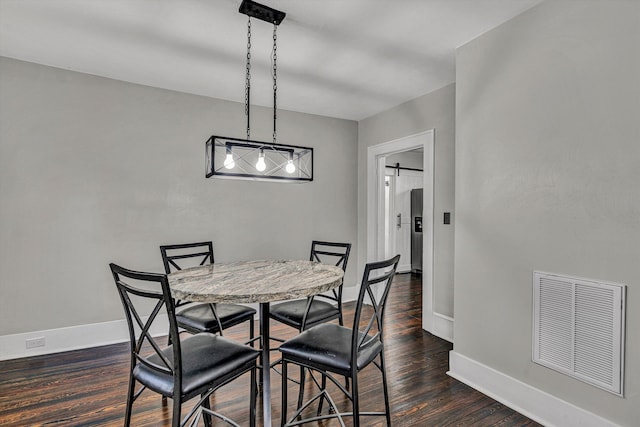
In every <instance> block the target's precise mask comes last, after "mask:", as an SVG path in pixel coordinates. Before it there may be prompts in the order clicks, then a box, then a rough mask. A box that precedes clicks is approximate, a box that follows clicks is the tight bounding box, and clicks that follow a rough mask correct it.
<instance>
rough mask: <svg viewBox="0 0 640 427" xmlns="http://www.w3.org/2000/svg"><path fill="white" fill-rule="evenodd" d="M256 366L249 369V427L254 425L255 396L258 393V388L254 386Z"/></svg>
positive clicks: (254, 426)
mask: <svg viewBox="0 0 640 427" xmlns="http://www.w3.org/2000/svg"><path fill="white" fill-rule="evenodd" d="M256 370H257V369H256V367H255V366H254V367H253V368H252V369H251V392H250V394H251V397H250V398H249V425H250V427H256V398H257V395H258V388H257V386H256V381H257V378H256Z"/></svg>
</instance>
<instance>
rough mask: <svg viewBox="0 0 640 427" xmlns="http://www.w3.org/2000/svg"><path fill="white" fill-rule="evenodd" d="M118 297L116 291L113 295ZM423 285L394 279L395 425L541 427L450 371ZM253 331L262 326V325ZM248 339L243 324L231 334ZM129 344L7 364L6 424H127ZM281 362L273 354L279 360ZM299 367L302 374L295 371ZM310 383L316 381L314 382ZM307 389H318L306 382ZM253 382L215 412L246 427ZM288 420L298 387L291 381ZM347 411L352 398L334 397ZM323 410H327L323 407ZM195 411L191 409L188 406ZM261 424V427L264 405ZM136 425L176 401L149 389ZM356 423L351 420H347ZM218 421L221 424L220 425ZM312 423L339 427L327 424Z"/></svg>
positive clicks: (1, 396) (1, 417)
mask: <svg viewBox="0 0 640 427" xmlns="http://www.w3.org/2000/svg"><path fill="white" fill-rule="evenodd" d="M114 292H115V289H114ZM420 302H421V282H420V280H419V279H418V278H416V277H415V276H412V275H410V274H400V275H398V276H396V279H395V280H394V285H393V288H392V292H391V294H390V300H389V306H388V308H387V313H386V328H387V329H386V330H385V334H386V336H385V349H386V356H387V374H388V380H389V393H390V396H391V412H392V424H393V425H394V426H397V427H404V426H407V427H409V426H483V427H484V426H538V425H539V424H537V423H535V422H533V421H531V420H529V419H528V418H526V417H524V416H523V415H521V414H519V413H517V412H515V411H513V410H511V409H510V408H508V407H506V406H504V405H502V404H500V403H498V402H496V401H494V400H492V399H490V398H488V397H486V396H484V395H483V394H481V393H479V392H477V391H475V390H473V389H472V388H470V387H468V386H466V385H464V384H462V383H460V382H459V381H456V380H455V379H453V378H451V377H449V376H447V375H446V371H447V369H448V352H449V351H450V350H451V348H452V346H451V344H450V343H448V342H446V341H443V340H441V339H439V338H436V337H434V336H433V335H431V334H429V333H426V332H424V331H423V330H422V329H421V307H420ZM353 308H354V304H352V303H351V304H347V305H346V313H345V314H346V319H345V324H346V325H351V322H352V321H353V320H352V319H353ZM256 330H258V328H257V327H256ZM225 335H226V336H228V337H230V338H234V339H238V340H244V339H245V338H246V336H247V328H246V324H245V325H239V326H237V327H235V328H232V329H231V330H230V331H229V332H227V333H225ZM272 335H273V336H278V337H283V338H288V337H292V336H294V335H295V331H293V330H292V329H291V328H289V327H286V326H284V325H280V324H277V323H276V322H273V321H272ZM128 346H129V344H128V343H123V344H115V345H109V346H104V347H98V348H92V349H85V350H77V351H72V352H66V353H59V354H54V355H47V356H38V357H32V358H24V359H16V360H9V361H3V362H0V426H3V427H14V426H121V425H122V424H123V416H124V408H125V401H126V390H127V381H128V369H129V353H128ZM276 356H277V352H276V354H274V358H275V357H276ZM294 371H296V370H294ZM271 378H272V402H273V404H272V411H273V424H274V425H279V422H280V386H281V378H280V376H279V375H277V374H275V373H273V374H272V376H271ZM309 383H310V381H309ZM380 385H381V381H380V375H379V372H378V371H377V369H376V368H375V367H372V366H371V367H368V368H367V369H365V370H364V371H363V372H362V373H361V376H360V390H361V392H360V396H361V407H362V410H373V411H376V410H382V409H383V408H384V406H383V405H384V403H383V399H382V391H381V388H380ZM308 387H309V393H310V392H311V385H310V384H308ZM248 393H249V379H248V376H246V375H245V377H243V378H240V380H238V381H236V382H234V383H232V384H229V385H228V386H226V387H224V388H222V389H221V390H219V391H218V392H217V393H216V395H215V396H214V398H213V402H212V403H213V406H214V407H215V408H217V409H219V410H220V411H221V412H223V413H224V414H225V415H228V416H231V418H234V419H236V420H237V421H238V422H240V424H241V425H248V410H247V407H248ZM288 394H289V399H288V400H289V408H290V411H289V415H291V414H292V413H293V410H294V407H295V400H296V397H297V385H296V384H294V383H292V382H289V392H288ZM331 395H332V396H333V397H334V399H335V400H336V403H337V404H338V405H339V406H340V407H344V408H347V407H348V401H347V399H346V398H344V397H342V396H340V395H339V394H338V391H337V389H335V391H334V392H331ZM325 406H326V405H325ZM183 408H184V409H183V414H184V413H186V411H188V408H189V403H187V404H185V405H184V407H183ZM257 412H258V425H262V420H261V419H260V417H261V414H262V407H261V403H259V404H258V408H257ZM133 413H134V416H133V419H132V424H131V425H132V426H169V425H170V418H171V405H170V404H169V405H166V406H163V405H162V401H161V399H160V397H159V396H158V395H157V394H155V393H152V392H149V391H145V392H144V393H143V394H142V396H141V397H140V398H139V399H138V401H136V403H135V404H134V411H133ZM346 421H347V425H351V424H350V423H351V421H350V420H346ZM214 425H215V426H218V425H223V424H222V423H220V422H219V421H214ZM308 425H311V426H322V427H328V426H334V425H338V423H337V421H335V420H333V421H325V422H318V423H315V424H308ZM362 425H364V426H384V425H385V423H384V418H378V419H376V418H363V419H362Z"/></svg>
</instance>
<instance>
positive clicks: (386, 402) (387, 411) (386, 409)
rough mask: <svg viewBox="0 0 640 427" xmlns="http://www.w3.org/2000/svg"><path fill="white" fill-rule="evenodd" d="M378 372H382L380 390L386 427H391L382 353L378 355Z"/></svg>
mask: <svg viewBox="0 0 640 427" xmlns="http://www.w3.org/2000/svg"><path fill="white" fill-rule="evenodd" d="M380 371H382V389H383V391H384V410H385V415H386V417H387V426H388V427H391V410H390V409H389V390H387V371H386V368H385V365H384V351H382V352H381V353H380Z"/></svg>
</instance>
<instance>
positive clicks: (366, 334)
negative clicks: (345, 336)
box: [351, 255, 400, 366]
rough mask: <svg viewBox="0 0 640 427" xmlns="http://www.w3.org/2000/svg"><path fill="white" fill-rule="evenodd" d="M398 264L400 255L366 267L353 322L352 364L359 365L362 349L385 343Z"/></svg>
mask: <svg viewBox="0 0 640 427" xmlns="http://www.w3.org/2000/svg"><path fill="white" fill-rule="evenodd" d="M399 261H400V255H396V256H395V257H393V258H391V259H388V260H385V261H378V262H372V263H369V264H367V265H366V266H365V267H364V274H363V275H362V284H361V285H360V293H359V294H358V302H357V304H356V312H355V316H354V319H353V335H352V337H351V349H352V350H351V351H352V354H351V356H352V359H353V363H356V360H357V355H358V352H360V350H362V349H363V348H365V347H367V346H368V345H369V344H370V343H372V342H373V341H375V340H379V341H382V337H383V331H384V312H385V307H386V303H387V298H388V297H389V290H390V289H391V282H392V281H393V277H394V275H395V274H396V268H397V267H398V262H399ZM363 320H364V321H363ZM365 321H366V322H365ZM361 324H362V325H364V326H361ZM353 366H356V365H355V364H354V365H353Z"/></svg>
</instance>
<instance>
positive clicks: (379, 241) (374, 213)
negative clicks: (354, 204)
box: [367, 130, 434, 332]
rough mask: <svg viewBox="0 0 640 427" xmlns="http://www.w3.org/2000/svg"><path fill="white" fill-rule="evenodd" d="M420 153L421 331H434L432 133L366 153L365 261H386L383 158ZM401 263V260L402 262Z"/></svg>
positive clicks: (372, 148)
mask: <svg viewBox="0 0 640 427" xmlns="http://www.w3.org/2000/svg"><path fill="white" fill-rule="evenodd" d="M420 149H421V150H422V156H423V158H422V159H423V170H424V172H423V174H422V188H423V191H424V196H423V204H422V230H423V234H422V235H423V243H422V328H423V329H424V330H426V331H428V332H432V330H433V219H434V214H433V175H434V131H433V130H428V131H426V132H422V133H419V134H416V135H411V136H408V137H404V138H400V139H396V140H393V141H389V142H385V143H382V144H378V145H374V146H371V147H369V148H368V150H367V262H371V261H374V260H380V259H384V258H385V255H386V254H385V235H386V234H385V229H387V231H388V228H389V225H388V224H389V223H388V221H385V216H388V214H385V188H386V185H385V180H386V172H385V171H386V169H387V168H386V158H387V157H388V156H391V155H393V154H397V153H401V152H406V151H411V150H420ZM401 262H402V261H401Z"/></svg>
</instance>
